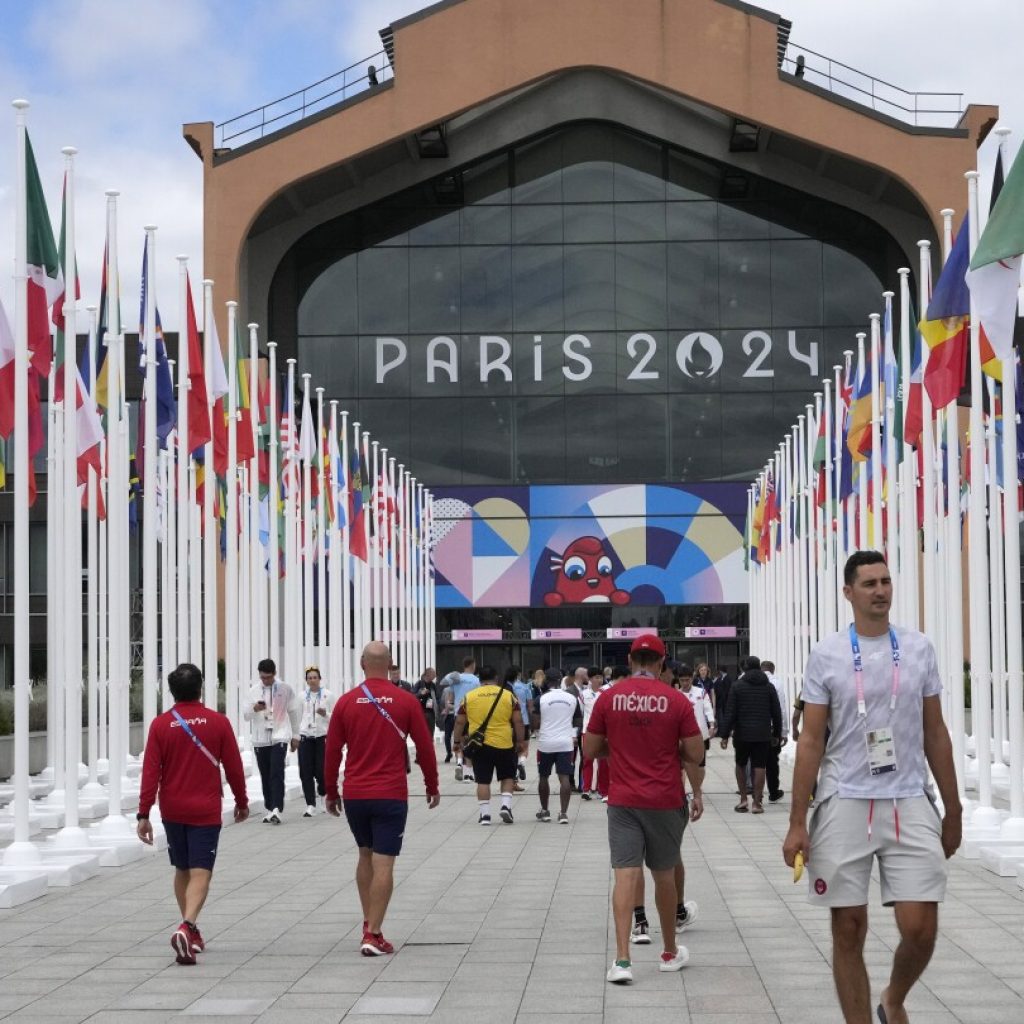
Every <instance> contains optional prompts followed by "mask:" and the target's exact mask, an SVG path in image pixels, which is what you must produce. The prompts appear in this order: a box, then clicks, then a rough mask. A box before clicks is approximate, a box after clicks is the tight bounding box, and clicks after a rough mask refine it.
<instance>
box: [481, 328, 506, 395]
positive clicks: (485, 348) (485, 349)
mask: <svg viewBox="0 0 1024 1024" xmlns="http://www.w3.org/2000/svg"><path fill="white" fill-rule="evenodd" d="M492 348H497V349H498V352H499V355H498V358H497V359H492V358H491V357H490V350H491V349H492ZM511 356H512V346H511V345H510V344H509V343H508V341H507V340H506V339H505V338H502V337H501V336H500V335H498V334H484V335H481V337H480V383H481V384H486V383H487V380H488V378H489V377H490V376H491V372H492V371H493V370H497V371H498V372H500V373H501V376H502V377H503V378H504V380H505V381H506V382H507V383H509V384H511V383H512V368H511V367H510V366H509V365H508V361H509V359H510V358H511Z"/></svg>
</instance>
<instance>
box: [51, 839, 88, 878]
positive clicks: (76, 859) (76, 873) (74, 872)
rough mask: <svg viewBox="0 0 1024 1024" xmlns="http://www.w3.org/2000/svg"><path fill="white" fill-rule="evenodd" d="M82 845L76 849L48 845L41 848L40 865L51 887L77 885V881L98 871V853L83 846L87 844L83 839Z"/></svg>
mask: <svg viewBox="0 0 1024 1024" xmlns="http://www.w3.org/2000/svg"><path fill="white" fill-rule="evenodd" d="M82 846H83V848H81V849H77V850H76V849H70V848H69V849H56V848H54V847H48V846H43V847H42V848H41V850H40V852H41V853H42V857H43V865H42V866H43V868H44V870H45V871H46V877H47V882H48V884H49V885H50V886H51V887H66V886H71V885H78V883H79V882H85V881H87V880H88V879H90V878H94V877H95V876H96V875H98V874H99V873H100V858H99V854H97V852H96V851H95V850H89V849H87V848H84V847H86V846H87V844H86V843H85V840H84V839H83V841H82Z"/></svg>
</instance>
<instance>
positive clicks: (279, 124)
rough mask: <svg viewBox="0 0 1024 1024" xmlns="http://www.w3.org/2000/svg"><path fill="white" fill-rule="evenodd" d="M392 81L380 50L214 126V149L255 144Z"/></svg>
mask: <svg viewBox="0 0 1024 1024" xmlns="http://www.w3.org/2000/svg"><path fill="white" fill-rule="evenodd" d="M392 77H394V69H393V68H392V66H391V62H390V61H389V60H388V58H387V54H386V53H385V51H384V50H380V51H378V52H377V53H375V54H373V55H372V56H370V57H366V58H364V59H363V60H360V61H357V62H356V63H355V64H350V65H349V66H348V67H347V68H342V70H341V71H336V72H335V73H334V74H333V75H328V76H327V77H326V78H321V79H320V81H319V82H314V83H313V84H312V85H307V86H306V87H305V88H303V89H299V90H298V91H297V92H292V93H289V94H288V95H287V96H282V97H281V98H280V99H276V100H271V102H270V103H265V104H264V105H263V106H262V107H256V108H255V109H254V110H249V111H246V113H244V114H239V115H238V116H237V117H233V118H231V120H230V121H225V122H223V123H222V124H219V125H217V128H216V134H215V140H216V145H217V146H218V148H221V149H234V148H236V147H238V146H244V145H245V144H246V143H248V142H255V141H256V140H257V139H262V138H263V137H264V136H265V135H269V134H271V133H272V132H276V131H279V130H280V129H282V128H287V127H288V125H291V124H295V123H296V122H298V121H302V120H305V118H307V117H310V116H311V115H312V114H317V113H319V112H320V111H321V110H325V109H326V108H327V107H331V106H334V104H336V103H342V102H343V101H345V100H347V99H351V97H353V96H355V95H356V94H357V93H361V92H366V91H367V90H369V89H372V88H374V87H375V86H377V85H380V84H382V83H383V82H386V81H387V80H388V79H390V78H392Z"/></svg>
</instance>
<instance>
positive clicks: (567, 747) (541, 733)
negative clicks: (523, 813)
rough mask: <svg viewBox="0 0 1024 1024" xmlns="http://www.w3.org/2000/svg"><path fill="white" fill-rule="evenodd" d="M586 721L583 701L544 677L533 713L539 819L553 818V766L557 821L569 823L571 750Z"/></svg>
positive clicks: (561, 823)
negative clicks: (542, 686) (551, 803)
mask: <svg viewBox="0 0 1024 1024" xmlns="http://www.w3.org/2000/svg"><path fill="white" fill-rule="evenodd" d="M582 722H583V711H582V709H581V707H580V702H579V701H578V700H577V699H576V698H575V697H574V696H573V695H572V694H571V693H569V691H568V690H562V689H560V688H559V686H558V684H557V682H555V681H554V680H550V679H545V680H544V688H543V691H542V693H541V695H540V700H539V701H538V702H537V708H536V710H535V711H534V713H533V727H534V729H535V730H536V731H537V796H538V797H539V798H540V810H539V811H538V812H537V820H538V821H550V820H551V812H550V811H549V810H548V800H549V798H550V796H551V787H550V782H549V780H550V778H551V769H552V768H554V769H555V774H556V775H557V776H558V787H559V789H558V799H559V811H558V824H559V825H568V824H569V797H570V796H571V794H572V752H573V748H574V747H575V746H576V742H577V741H576V735H577V730H578V729H579V728H580V726H581V724H582Z"/></svg>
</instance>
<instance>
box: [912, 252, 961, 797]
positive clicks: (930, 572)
mask: <svg viewBox="0 0 1024 1024" xmlns="http://www.w3.org/2000/svg"><path fill="white" fill-rule="evenodd" d="M917 245H918V250H919V273H918V288H919V289H920V294H919V295H918V309H919V310H920V311H921V316H922V317H923V316H924V313H925V310H927V308H928V301H929V297H930V291H931V242H929V241H927V240H926V239H922V240H921V241H919V242H918V243H917ZM928 355H929V351H928V346H927V345H922V346H921V376H922V381H923V379H924V374H925V372H926V370H927V368H928ZM921 408H922V417H923V420H924V429H923V430H922V431H921V489H922V491H923V492H924V493H923V499H924V500H923V505H924V524H923V534H924V559H923V568H924V586H923V587H922V588H921V593H922V596H923V598H924V632H925V634H926V635H927V636H930V637H938V636H939V635H940V631H939V629H938V607H937V604H936V600H935V598H936V590H935V588H936V576H937V573H936V562H935V543H936V522H935V426H934V423H933V413H932V401H931V398H930V397H929V396H928V389H927V388H925V387H924V386H923V384H922V387H921ZM941 647H942V644H941V643H940V644H937V653H938V655H939V657H940V658H941V657H942V652H941ZM953 707H954V710H955V702H954V705H953ZM951 731H952V734H953V745H954V753H956V744H957V733H958V728H957V723H956V720H955V719H953V720H952V722H951ZM959 733H960V740H959V742H960V751H959V755H958V757H957V758H956V760H957V773H958V777H959V776H961V775H962V772H963V719H961V720H960V723H959Z"/></svg>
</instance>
